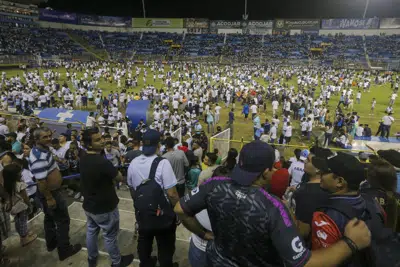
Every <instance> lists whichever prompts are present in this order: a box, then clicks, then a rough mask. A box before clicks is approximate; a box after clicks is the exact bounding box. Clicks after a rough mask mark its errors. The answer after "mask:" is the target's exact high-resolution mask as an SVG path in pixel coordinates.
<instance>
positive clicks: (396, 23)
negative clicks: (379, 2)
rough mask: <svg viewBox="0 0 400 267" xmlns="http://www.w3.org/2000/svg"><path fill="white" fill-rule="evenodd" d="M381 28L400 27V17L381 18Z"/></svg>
mask: <svg viewBox="0 0 400 267" xmlns="http://www.w3.org/2000/svg"><path fill="white" fill-rule="evenodd" d="M380 28H381V29H400V18H384V19H381V23H380Z"/></svg>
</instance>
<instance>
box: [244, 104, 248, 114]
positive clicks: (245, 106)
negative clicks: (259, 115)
mask: <svg viewBox="0 0 400 267" xmlns="http://www.w3.org/2000/svg"><path fill="white" fill-rule="evenodd" d="M243 114H249V105H247V104H246V105H244V106H243Z"/></svg>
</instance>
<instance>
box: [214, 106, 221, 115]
mask: <svg viewBox="0 0 400 267" xmlns="http://www.w3.org/2000/svg"><path fill="white" fill-rule="evenodd" d="M220 110H221V107H220V106H216V107H215V114H219V111H220Z"/></svg>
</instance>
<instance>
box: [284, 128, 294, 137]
mask: <svg viewBox="0 0 400 267" xmlns="http://www.w3.org/2000/svg"><path fill="white" fill-rule="evenodd" d="M292 129H293V128H292V126H288V127H286V132H285V137H292Z"/></svg>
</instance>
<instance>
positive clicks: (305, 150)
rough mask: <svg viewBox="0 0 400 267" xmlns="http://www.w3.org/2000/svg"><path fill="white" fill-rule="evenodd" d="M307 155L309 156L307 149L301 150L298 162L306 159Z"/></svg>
mask: <svg viewBox="0 0 400 267" xmlns="http://www.w3.org/2000/svg"><path fill="white" fill-rule="evenodd" d="M309 154H310V151H308V150H307V149H303V150H302V151H301V152H300V160H306V159H307V158H308V155H309Z"/></svg>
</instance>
